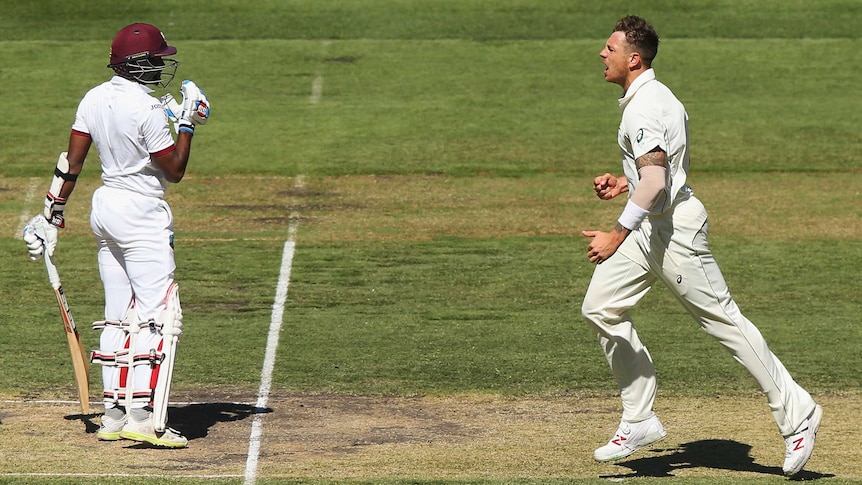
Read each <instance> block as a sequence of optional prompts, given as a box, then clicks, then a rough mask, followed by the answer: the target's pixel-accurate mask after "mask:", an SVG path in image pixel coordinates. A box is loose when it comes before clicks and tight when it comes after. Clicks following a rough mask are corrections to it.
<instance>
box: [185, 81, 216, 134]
mask: <svg viewBox="0 0 862 485" xmlns="http://www.w3.org/2000/svg"><path fill="white" fill-rule="evenodd" d="M180 91H181V92H182V94H183V104H182V115H180V118H182V119H185V120H188V121H189V122H191V123H192V124H193V125H205V124H206V122H207V121H208V120H209V117H210V101H209V99H207V97H206V95H205V94H204V92H203V90H201V88H199V87H198V85H197V84H195V82H194V81H189V80H188V79H186V80H185V81H183V85H182V87H181V88H180Z"/></svg>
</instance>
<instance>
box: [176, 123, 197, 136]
mask: <svg viewBox="0 0 862 485" xmlns="http://www.w3.org/2000/svg"><path fill="white" fill-rule="evenodd" d="M179 131H185V132H186V133H188V134H190V135H194V134H195V129H194V125H191V126H189V125H183V126H180V129H179Z"/></svg>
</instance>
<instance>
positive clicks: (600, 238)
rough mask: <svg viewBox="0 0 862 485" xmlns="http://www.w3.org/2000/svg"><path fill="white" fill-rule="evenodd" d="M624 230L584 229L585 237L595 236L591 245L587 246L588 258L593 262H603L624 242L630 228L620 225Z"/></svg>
mask: <svg viewBox="0 0 862 485" xmlns="http://www.w3.org/2000/svg"><path fill="white" fill-rule="evenodd" d="M619 228H622V231H618V230H614V231H613V232H602V231H582V232H581V234H582V235H583V236H584V237H590V238H593V240H592V241H590V245H589V246H587V258H589V260H590V262H591V263H596V264H602V263H603V262H605V261H607V259H608V258H610V257H611V256H613V255H614V253H615V252H617V249H618V248H619V247H620V245H621V244H622V243H623V241H624V240H625V238H626V235H628V232H627V231H628V229H626V228H624V227H622V226H620V227H618V229H619Z"/></svg>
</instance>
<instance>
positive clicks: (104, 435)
mask: <svg viewBox="0 0 862 485" xmlns="http://www.w3.org/2000/svg"><path fill="white" fill-rule="evenodd" d="M127 419H128V417H127V416H123V419H113V418H111V417H110V416H102V425H101V426H99V431H96V437H97V438H99V439H100V440H102V441H117V440H119V439H120V431H122V430H123V426H125V425H126V420H127Z"/></svg>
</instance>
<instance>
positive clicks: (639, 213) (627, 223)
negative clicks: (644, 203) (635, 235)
mask: <svg viewBox="0 0 862 485" xmlns="http://www.w3.org/2000/svg"><path fill="white" fill-rule="evenodd" d="M648 215H649V211H648V210H646V209H643V208H641V207H640V206H639V205H637V204H635V203H634V202H632V200H631V199H629V201H628V202H626V208H625V209H624V210H623V213H622V215H620V218H619V220H618V221H617V222H619V223H620V225H621V226H623V227H625V228H626V229H628V230H629V231H634V230H635V229H637V228H638V226H640V225H641V222H643V220H644V219H646V216H648Z"/></svg>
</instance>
